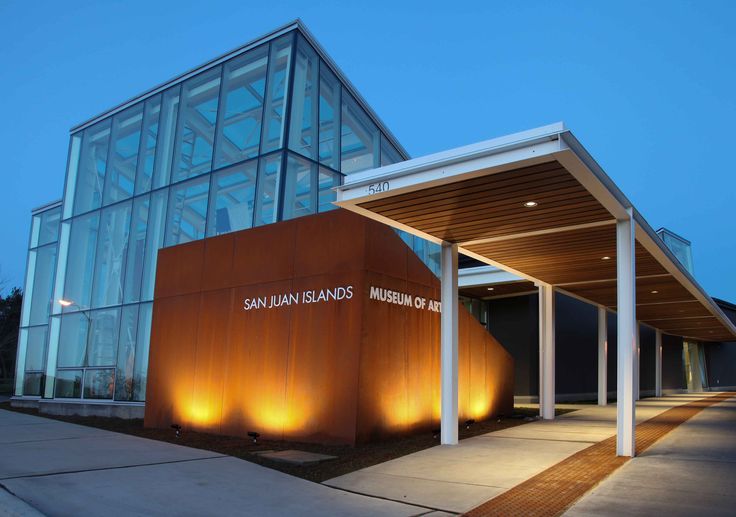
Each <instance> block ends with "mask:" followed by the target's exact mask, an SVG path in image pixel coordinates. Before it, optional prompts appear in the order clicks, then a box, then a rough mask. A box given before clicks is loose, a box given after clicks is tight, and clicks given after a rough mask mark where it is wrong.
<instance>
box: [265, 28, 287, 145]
mask: <svg viewBox="0 0 736 517" xmlns="http://www.w3.org/2000/svg"><path fill="white" fill-rule="evenodd" d="M292 40H293V35H292V34H287V35H285V36H283V37H281V38H280V39H277V40H276V41H273V42H272V43H271V55H270V57H269V67H268V82H267V83H266V87H267V90H266V107H265V113H264V117H263V138H262V141H261V154H265V153H268V152H270V151H274V150H276V149H281V147H283V145H284V114H285V113H286V109H287V105H286V104H287V97H286V90H287V85H288V84H289V63H290V61H291V44H292Z"/></svg>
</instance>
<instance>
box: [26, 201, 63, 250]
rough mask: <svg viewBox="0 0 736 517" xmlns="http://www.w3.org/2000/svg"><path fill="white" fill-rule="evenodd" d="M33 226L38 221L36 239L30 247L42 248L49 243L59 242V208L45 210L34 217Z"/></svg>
mask: <svg viewBox="0 0 736 517" xmlns="http://www.w3.org/2000/svg"><path fill="white" fill-rule="evenodd" d="M33 219H34V224H35V222H36V220H37V221H38V237H37V239H34V240H35V241H36V242H31V247H35V246H43V245H44V244H49V243H50V242H56V241H58V240H59V221H60V220H61V207H56V208H53V209H51V210H46V211H45V212H42V213H40V214H39V215H37V216H34V218H33Z"/></svg>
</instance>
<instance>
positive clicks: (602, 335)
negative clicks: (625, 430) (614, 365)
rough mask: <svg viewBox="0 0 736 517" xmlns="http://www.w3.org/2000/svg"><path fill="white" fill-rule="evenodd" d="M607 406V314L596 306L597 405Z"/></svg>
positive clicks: (603, 308)
mask: <svg viewBox="0 0 736 517" xmlns="http://www.w3.org/2000/svg"><path fill="white" fill-rule="evenodd" d="M606 404H608V314H606V308H605V307H602V306H598V405H599V406H605V405H606Z"/></svg>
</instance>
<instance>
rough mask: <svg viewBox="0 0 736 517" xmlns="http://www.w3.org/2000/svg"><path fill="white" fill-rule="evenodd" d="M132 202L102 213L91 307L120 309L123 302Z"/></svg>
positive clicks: (107, 209) (110, 208)
mask: <svg viewBox="0 0 736 517" xmlns="http://www.w3.org/2000/svg"><path fill="white" fill-rule="evenodd" d="M131 209H132V203H131V202H130V201H128V202H126V203H122V204H118V205H115V206H111V207H109V208H106V209H104V210H103V211H102V219H101V222H100V230H99V234H98V238H97V258H96V259H95V280H94V284H93V289H92V307H105V306H108V305H118V304H120V303H121V302H122V301H123V271H124V268H125V258H126V256H127V254H128V235H129V234H130V214H131Z"/></svg>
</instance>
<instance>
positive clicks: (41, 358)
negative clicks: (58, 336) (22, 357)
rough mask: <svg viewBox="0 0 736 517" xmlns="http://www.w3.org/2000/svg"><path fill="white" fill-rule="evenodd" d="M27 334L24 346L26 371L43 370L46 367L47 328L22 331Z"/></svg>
mask: <svg viewBox="0 0 736 517" xmlns="http://www.w3.org/2000/svg"><path fill="white" fill-rule="evenodd" d="M24 331H26V332H28V344H27V346H26V367H25V369H26V371H29V372H30V371H37V370H43V369H44V366H45V365H46V336H47V335H48V331H49V327H48V325H44V326H43V327H32V328H29V329H24Z"/></svg>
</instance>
